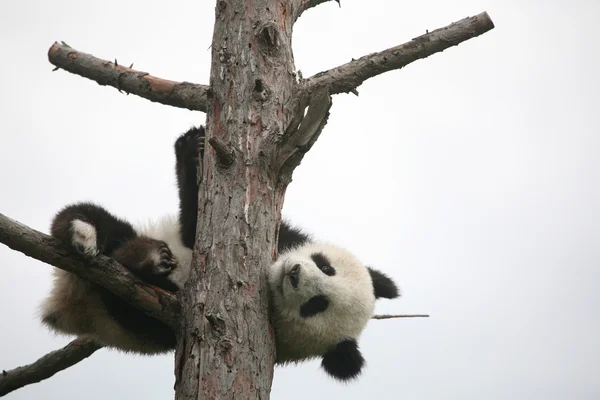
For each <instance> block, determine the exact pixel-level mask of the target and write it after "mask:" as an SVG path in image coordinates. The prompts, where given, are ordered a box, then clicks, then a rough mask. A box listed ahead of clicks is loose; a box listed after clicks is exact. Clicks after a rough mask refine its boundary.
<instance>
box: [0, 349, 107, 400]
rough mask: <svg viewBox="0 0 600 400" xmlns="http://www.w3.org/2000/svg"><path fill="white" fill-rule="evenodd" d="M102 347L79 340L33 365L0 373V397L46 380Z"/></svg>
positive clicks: (47, 355)
mask: <svg viewBox="0 0 600 400" xmlns="http://www.w3.org/2000/svg"><path fill="white" fill-rule="evenodd" d="M101 348H102V345H100V344H98V343H96V342H94V341H93V340H91V339H85V338H79V339H75V340H73V341H72V342H71V343H69V344H68V345H66V346H65V347H63V348H62V349H59V350H56V351H53V352H51V353H48V354H46V355H45V356H43V357H42V358H40V359H39V360H37V361H36V362H34V363H33V364H29V365H24V366H22V367H19V368H15V369H12V370H10V371H4V370H3V371H2V373H0V397H2V396H4V395H7V394H8V393H10V392H12V391H13V390H16V389H19V388H22V387H23V386H27V385H31V384H32V383H37V382H39V381H42V380H44V379H48V378H50V377H51V376H53V375H54V374H56V373H57V372H60V371H62V370H63V369H67V368H69V367H70V366H73V365H75V364H77V363H78V362H80V361H82V360H84V359H86V358H88V357H89V356H91V355H92V354H93V353H94V352H95V351H96V350H98V349H101Z"/></svg>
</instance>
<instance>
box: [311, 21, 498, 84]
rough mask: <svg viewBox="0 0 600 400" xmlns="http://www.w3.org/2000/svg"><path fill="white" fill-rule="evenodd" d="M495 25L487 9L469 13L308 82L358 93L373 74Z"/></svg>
mask: <svg viewBox="0 0 600 400" xmlns="http://www.w3.org/2000/svg"><path fill="white" fill-rule="evenodd" d="M493 28H494V23H493V22H492V20H491V19H490V16H489V15H488V13H487V12H482V13H481V14H478V15H475V16H474V17H467V18H464V19H462V20H460V21H458V22H454V23H452V24H450V25H448V26H445V27H443V28H439V29H436V30H434V31H431V32H428V33H426V34H424V35H421V36H419V37H416V38H414V39H413V40H411V41H410V42H407V43H404V44H402V45H400V46H396V47H392V48H390V49H387V50H383V51H380V52H377V53H373V54H368V55H366V56H363V57H361V58H359V59H357V60H352V61H350V62H349V63H346V64H344V65H340V66H339V67H335V68H332V69H330V70H328V71H323V72H319V73H318V74H315V75H314V76H312V77H310V78H308V79H307V80H306V81H305V82H304V86H305V89H306V90H308V91H309V92H314V91H318V90H321V89H322V88H328V89H329V92H330V93H331V94H337V93H349V92H353V93H355V94H356V88H357V87H358V86H360V85H361V84H362V83H363V82H364V81H366V80H367V79H369V78H373V77H375V76H377V75H380V74H383V73H385V72H388V71H392V70H395V69H400V68H403V67H405V66H407V65H408V64H410V63H412V62H413V61H417V60H420V59H423V58H426V57H429V56H430V55H432V54H434V53H439V52H442V51H444V50H446V49H447V48H449V47H452V46H458V45H459V44H460V43H462V42H464V41H466V40H469V39H472V38H474V37H477V36H479V35H482V34H484V33H485V32H487V31H489V30H491V29H493Z"/></svg>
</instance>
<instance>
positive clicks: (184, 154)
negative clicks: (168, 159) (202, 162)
mask: <svg viewBox="0 0 600 400" xmlns="http://www.w3.org/2000/svg"><path fill="white" fill-rule="evenodd" d="M204 135H205V132H204V127H203V126H200V127H199V128H195V127H194V128H191V129H190V130H189V131H187V132H186V133H184V134H183V135H181V136H180V137H179V139H177V141H176V142H175V156H176V157H177V161H178V162H180V163H181V162H183V163H189V162H190V161H192V162H194V163H197V162H198V160H199V159H198V154H200V157H203V156H204Z"/></svg>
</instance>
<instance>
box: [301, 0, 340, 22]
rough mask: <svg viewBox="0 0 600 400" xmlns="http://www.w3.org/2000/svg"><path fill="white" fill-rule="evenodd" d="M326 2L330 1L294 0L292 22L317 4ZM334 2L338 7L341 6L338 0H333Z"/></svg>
mask: <svg viewBox="0 0 600 400" xmlns="http://www.w3.org/2000/svg"><path fill="white" fill-rule="evenodd" d="M328 1H331V0H296V7H295V9H296V15H294V21H296V20H297V19H298V18H300V16H301V15H302V13H303V12H304V11H306V10H308V9H309V8H313V7H316V6H318V5H319V4H322V3H326V2H328ZM335 2H336V3H338V4H339V6H340V7H341V6H342V3H341V2H340V0H335Z"/></svg>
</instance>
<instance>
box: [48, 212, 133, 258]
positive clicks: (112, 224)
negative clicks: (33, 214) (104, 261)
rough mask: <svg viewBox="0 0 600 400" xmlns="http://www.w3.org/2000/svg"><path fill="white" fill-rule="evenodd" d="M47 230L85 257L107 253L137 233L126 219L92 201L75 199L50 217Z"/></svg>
mask: <svg viewBox="0 0 600 400" xmlns="http://www.w3.org/2000/svg"><path fill="white" fill-rule="evenodd" d="M50 234H51V235H52V236H54V237H55V238H57V239H58V240H60V241H61V242H62V243H64V244H65V245H68V246H71V247H73V248H75V249H76V250H77V251H78V252H79V253H81V254H83V255H85V256H88V257H93V256H95V255H97V254H105V255H110V254H111V253H112V252H113V251H114V250H116V249H117V248H118V247H119V246H120V245H122V244H123V243H124V242H126V241H127V240H129V239H133V238H135V237H136V236H137V234H136V232H135V230H134V229H133V226H131V224H130V223H129V222H126V221H124V220H121V219H119V218H117V217H115V216H114V215H112V214H111V213H109V212H108V211H106V209H104V208H103V207H100V206H98V205H96V204H92V203H77V204H72V205H70V206H67V207H65V208H63V209H62V210H61V211H60V212H58V214H56V216H55V217H54V220H53V221H52V225H51V227H50Z"/></svg>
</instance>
